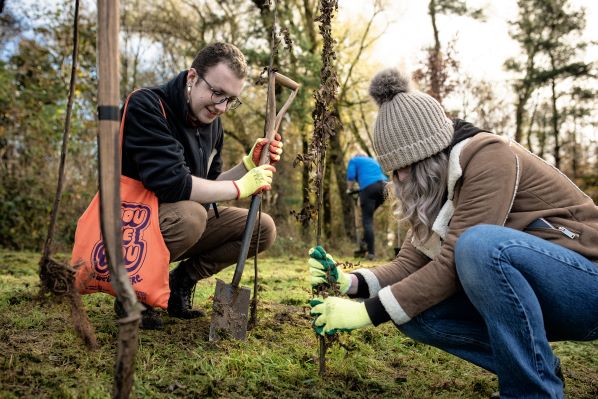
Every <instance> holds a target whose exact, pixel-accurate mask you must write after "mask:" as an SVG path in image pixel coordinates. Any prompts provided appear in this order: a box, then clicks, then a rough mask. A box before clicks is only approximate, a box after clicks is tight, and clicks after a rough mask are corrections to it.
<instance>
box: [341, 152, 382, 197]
mask: <svg viewBox="0 0 598 399" xmlns="http://www.w3.org/2000/svg"><path fill="white" fill-rule="evenodd" d="M347 180H349V181H357V183H358V184H359V190H363V189H364V188H366V187H367V186H369V185H370V184H374V183H377V182H379V181H388V178H387V177H386V175H385V174H384V173H382V168H381V167H380V164H379V163H378V162H377V161H376V160H375V159H373V158H370V157H368V156H365V155H356V156H354V157H353V158H351V160H350V161H349V166H348V167H347Z"/></svg>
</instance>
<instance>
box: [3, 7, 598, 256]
mask: <svg viewBox="0 0 598 399" xmlns="http://www.w3.org/2000/svg"><path fill="white" fill-rule="evenodd" d="M2 3H5V4H3V10H2V12H1V14H0V182H1V184H0V247H2V248H6V249H13V250H33V251H38V250H39V249H41V247H42V245H43V242H44V239H45V236H46V234H47V225H48V221H49V220H48V219H49V213H50V210H51V206H52V198H53V194H54V192H55V190H56V182H57V171H58V161H59V158H60V145H61V139H62V133H63V126H64V118H65V108H66V101H67V91H68V78H69V73H70V69H71V65H70V63H71V51H72V30H73V26H72V24H73V12H74V1H72V0H53V1H49V2H29V1H24V2H20V1H14V0H13V1H11V0H8V1H6V2H2ZM262 3H264V2H263V1H258V0H254V1H248V0H226V1H194V0H179V1H175V0H145V1H141V0H123V1H122V2H121V6H122V10H121V62H122V65H121V85H120V86H121V95H122V97H123V98H124V97H125V95H126V93H128V92H130V91H131V90H133V89H134V88H137V87H141V86H148V85H156V84H161V83H163V82H165V81H166V80H168V79H170V78H172V77H173V76H175V75H176V73H177V72H179V71H181V70H183V69H186V68H188V66H189V64H190V62H191V60H192V59H193V57H194V55H195V53H196V52H197V51H198V49H200V48H201V47H202V46H204V45H205V44H206V43H210V42H212V41H216V40H221V41H227V42H232V43H234V44H235V45H237V46H238V47H240V48H241V50H242V51H243V52H244V54H245V55H246V57H247V60H248V63H249V65H250V66H251V78H250V79H249V84H248V85H247V88H246V89H245V91H244V93H243V95H242V99H243V103H244V105H243V106H242V107H240V108H239V109H237V110H235V111H234V112H229V113H227V114H226V115H225V116H224V126H225V131H226V138H225V140H226V145H225V155H224V157H225V162H227V166H231V165H232V164H234V163H237V162H238V161H239V160H240V158H241V156H242V155H243V154H244V153H245V152H247V151H248V150H249V149H250V147H251V145H252V143H253V142H254V140H255V138H256V137H258V136H261V135H262V132H263V124H264V112H265V104H266V101H265V93H266V89H265V86H263V85H258V84H255V82H256V81H257V80H258V77H259V75H260V73H261V71H262V69H263V67H264V66H266V65H267V64H268V61H269V55H270V46H269V38H270V26H271V25H272V14H271V12H270V11H268V10H267V9H260V8H259V6H260V5H261V4H262ZM373 4H374V6H373V7H372V8H371V13H369V14H361V15H359V16H358V17H357V19H355V20H353V21H343V22H342V23H340V22H338V21H335V25H334V27H333V36H334V38H335V39H336V43H335V48H334V49H335V51H336V64H335V68H336V73H337V76H338V81H339V90H338V93H337V96H336V99H337V100H336V103H335V104H333V107H334V111H335V113H336V114H337V115H338V118H339V119H340V122H341V124H340V126H339V127H337V128H336V134H335V135H334V136H333V138H332V139H331V141H330V143H329V148H328V151H327V158H326V168H325V171H326V174H325V176H324V181H323V186H324V195H323V209H322V212H321V217H322V227H323V231H322V234H323V242H329V244H328V245H329V246H331V247H333V248H344V247H348V246H350V245H352V243H353V242H354V239H355V234H356V230H355V219H354V213H353V212H354V209H353V206H352V204H353V202H352V200H351V198H350V197H349V196H348V195H347V194H346V193H345V191H346V175H345V173H346V164H347V161H348V159H349V156H350V153H351V151H352V149H353V148H354V147H355V146H357V147H360V148H361V149H362V150H364V151H365V152H367V153H369V154H372V155H373V153H372V129H373V121H374V119H375V112H376V107H375V104H374V103H373V101H371V100H370V99H369V98H368V96H367V88H368V84H369V81H370V79H371V77H372V76H373V75H374V74H375V73H376V72H377V71H378V70H379V69H380V68H381V66H380V65H377V64H376V63H375V62H374V61H372V57H371V52H372V49H373V46H374V45H375V43H376V42H377V40H379V39H380V37H382V35H384V34H385V29H386V28H387V26H386V25H384V24H380V23H378V19H377V18H378V17H379V16H380V15H381V14H383V13H384V10H385V7H386V6H387V5H388V4H389V2H388V1H386V2H385V1H382V0H376V1H373ZM517 4H518V8H519V13H518V16H517V18H516V19H514V20H513V21H511V24H510V30H509V34H510V35H511V37H512V38H513V39H514V40H515V41H516V42H517V43H518V44H519V51H518V52H517V53H515V54H512V57H510V58H508V59H505V60H504V69H505V71H507V72H508V73H509V76H510V79H509V80H508V82H506V85H505V86H506V87H507V89H508V93H507V94H506V95H505V94H504V93H502V92H501V93H499V92H498V90H497V87H495V86H494V85H493V84H492V83H490V82H485V81H480V80H479V79H476V78H474V77H472V76H468V74H467V73H466V72H465V71H463V70H462V68H460V63H459V57H460V54H459V53H458V52H457V51H456V50H455V46H454V44H455V40H456V39H454V38H451V37H443V35H442V31H441V30H439V29H438V26H439V21H443V20H445V19H447V18H448V19H450V18H452V17H455V16H460V17H466V18H474V19H478V20H480V21H483V20H484V18H485V12H486V10H485V9H484V8H480V9H478V8H472V7H471V6H469V4H468V2H466V1H462V0H429V1H428V16H429V19H428V21H429V24H428V25H427V26H421V27H420V29H421V30H422V32H424V31H425V32H426V34H429V32H432V33H433V37H434V40H433V41H432V42H430V43H429V45H428V46H426V47H424V48H422V49H421V55H420V59H419V66H418V68H417V69H416V70H415V71H413V72H414V77H415V79H416V80H417V82H418V84H419V88H420V89H421V90H424V91H427V92H428V93H430V94H431V95H433V96H435V97H436V98H437V99H438V100H439V101H441V102H442V103H443V104H444V105H445V108H446V109H447V111H448V112H449V113H450V115H451V116H454V117H460V118H465V119H467V120H469V121H470V122H472V123H474V124H477V125H479V126H481V127H483V128H487V129H489V130H492V131H494V132H496V133H498V134H503V135H507V136H510V137H512V138H514V139H515V140H517V141H518V142H520V143H521V144H523V145H524V146H525V147H527V148H529V149H530V150H531V151H532V152H534V153H535V154H537V155H538V156H540V157H542V158H544V159H546V160H547V161H548V162H550V163H551V164H553V165H555V166H556V167H558V168H560V169H561V170H562V171H563V172H564V173H565V174H567V176H569V177H570V178H571V179H573V180H574V181H575V182H576V183H577V184H578V185H579V186H580V187H581V188H582V189H583V190H584V191H586V192H587V193H588V194H589V195H590V196H592V197H593V199H594V200H595V201H597V200H598V146H597V145H596V144H597V143H596V141H597V137H598V136H597V135H596V134H595V131H596V127H597V125H598V112H597V109H596V103H597V100H596V88H597V87H598V86H597V85H596V83H597V80H596V79H597V76H598V75H597V69H596V63H595V61H596V60H588V59H587V49H588V48H589V47H590V46H596V44H597V43H596V42H595V41H593V42H592V41H587V40H585V39H582V33H583V32H584V29H585V26H586V24H588V23H589V21H588V20H587V18H586V15H585V12H584V9H583V8H581V7H579V6H575V5H573V4H572V2H571V1H568V0H519V1H517ZM80 14H81V15H80V21H79V29H80V30H79V32H80V37H79V40H80V43H79V67H78V75H77V85H76V93H75V103H74V110H73V118H72V122H71V140H70V142H69V149H68V156H67V175H66V186H65V190H64V194H63V197H62V205H61V210H60V217H59V220H58V225H57V238H56V239H55V245H56V246H57V249H58V251H64V252H69V251H70V246H71V244H72V241H73V237H74V231H75V227H76V221H77V219H78V217H79V216H80V214H81V213H82V212H83V210H84V209H85V208H86V207H87V205H88V203H89V201H90V199H91V197H92V196H93V195H94V193H95V192H96V187H97V161H96V148H97V147H96V121H95V118H96V112H95V107H96V84H97V82H96V39H95V34H96V15H95V2H94V1H89V0H83V1H82V2H81V10H80ZM317 16H318V2H317V1H316V0H281V1H279V2H278V21H279V25H280V31H279V38H280V46H279V50H278V53H277V56H276V61H275V63H276V65H277V66H278V68H279V70H280V71H281V72H282V73H284V74H285V75H287V76H289V77H291V78H292V79H294V80H296V81H298V82H300V83H301V84H302V89H301V91H300V92H299V95H298V98H297V99H296V100H295V102H294V103H293V105H292V107H291V109H290V110H289V112H288V117H287V120H286V121H285V122H284V123H283V129H284V131H283V133H284V137H285V154H284V158H283V161H282V162H280V163H279V165H278V166H277V169H278V173H277V177H276V179H275V182H274V186H273V190H272V192H271V193H269V194H268V195H267V196H266V200H265V202H264V211H266V212H268V213H270V214H271V215H273V217H274V218H275V220H276V221H277V225H278V231H279V238H278V240H277V244H276V245H275V247H274V248H273V249H272V254H273V255H276V254H277V253H278V254H281V253H289V252H290V253H293V252H294V253H304V251H305V248H307V247H309V246H311V245H313V242H314V240H315V238H314V232H315V228H314V223H313V218H312V217H313V210H314V207H315V205H316V204H315V196H314V192H313V184H312V182H313V176H312V175H311V174H310V172H309V171H308V170H307V168H305V167H304V166H303V164H302V163H301V162H294V161H295V159H296V157H297V156H298V155H299V154H304V153H306V152H307V150H308V146H309V143H310V139H311V137H312V133H313V120H312V111H313V109H314V91H315V90H317V89H318V87H319V85H320V68H321V59H320V51H321V47H322V37H321V36H320V33H319V32H318V28H319V23H318V21H317ZM414 34H417V32H414ZM285 39H290V41H289V40H285ZM403 40H407V39H405V38H403ZM400 45H401V43H400V41H399V40H398V41H397V46H400ZM285 95H286V93H284V92H283V91H281V101H282V100H283V99H284V98H282V97H284V96H285ZM392 208H393V206H392V204H391V202H390V201H387V205H385V208H384V210H383V211H382V212H379V213H378V215H377V223H378V227H379V228H378V232H377V234H378V238H379V239H378V245H379V246H380V247H383V246H384V247H386V246H385V242H386V241H392V240H393V234H395V233H396V232H397V227H396V224H395V222H394V216H393V214H392ZM298 219H299V220H298ZM332 238H334V240H332ZM343 246H344V247H343ZM391 246H392V243H391ZM387 251H388V252H389V254H390V249H388V250H387Z"/></svg>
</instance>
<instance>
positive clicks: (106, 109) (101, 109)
mask: <svg viewBox="0 0 598 399" xmlns="http://www.w3.org/2000/svg"><path fill="white" fill-rule="evenodd" d="M98 120H100V121H117V122H119V121H120V115H119V110H118V107H115V106H114V105H100V106H98Z"/></svg>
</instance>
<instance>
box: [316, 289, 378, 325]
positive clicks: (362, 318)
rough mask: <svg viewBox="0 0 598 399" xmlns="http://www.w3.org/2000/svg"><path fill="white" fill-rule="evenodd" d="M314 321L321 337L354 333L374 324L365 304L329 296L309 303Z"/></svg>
mask: <svg viewBox="0 0 598 399" xmlns="http://www.w3.org/2000/svg"><path fill="white" fill-rule="evenodd" d="M309 306H311V312H310V313H311V315H312V316H317V317H316V319H315V320H314V323H313V325H314V330H316V333H317V334H320V335H324V334H327V335H334V334H336V333H337V332H339V331H352V330H355V329H357V328H361V327H365V326H369V325H371V324H372V321H371V320H370V316H369V315H368V311H367V310H366V308H365V304H364V303H363V302H356V301H352V300H350V299H344V298H338V297H334V296H329V297H328V298H326V299H324V300H322V299H318V298H316V299H312V300H311V301H310V302H309Z"/></svg>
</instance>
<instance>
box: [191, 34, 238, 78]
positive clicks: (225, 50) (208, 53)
mask: <svg viewBox="0 0 598 399" xmlns="http://www.w3.org/2000/svg"><path fill="white" fill-rule="evenodd" d="M221 62H223V63H225V64H226V65H227V66H228V67H229V68H230V69H231V70H232V71H233V72H234V73H235V74H236V75H237V77H238V78H239V79H244V78H245V77H247V73H248V68H247V62H246V61H245V56H244V55H243V53H241V50H239V49H238V48H237V47H236V46H234V45H232V44H230V43H223V42H216V43H212V44H210V45H208V46H206V47H204V48H203V49H201V50H199V53H197V55H196V56H195V59H194V60H193V63H192V64H191V68H194V69H195V70H196V71H197V74H198V75H199V76H204V75H205V73H206V72H207V70H208V69H209V68H211V67H213V66H216V65H218V64H219V63H221Z"/></svg>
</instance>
